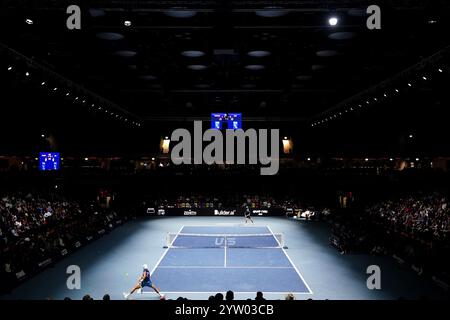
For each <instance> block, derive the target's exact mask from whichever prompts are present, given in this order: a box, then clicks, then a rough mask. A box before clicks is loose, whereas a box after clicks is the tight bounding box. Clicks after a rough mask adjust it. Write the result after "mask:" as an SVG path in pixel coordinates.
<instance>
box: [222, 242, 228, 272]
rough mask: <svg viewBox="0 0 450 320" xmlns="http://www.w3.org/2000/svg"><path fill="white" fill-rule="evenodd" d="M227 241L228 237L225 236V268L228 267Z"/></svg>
mask: <svg viewBox="0 0 450 320" xmlns="http://www.w3.org/2000/svg"><path fill="white" fill-rule="evenodd" d="M226 241H227V239H226V238H225V246H224V247H223V248H224V251H225V254H224V255H225V257H224V260H223V266H224V268H226V267H227V243H226Z"/></svg>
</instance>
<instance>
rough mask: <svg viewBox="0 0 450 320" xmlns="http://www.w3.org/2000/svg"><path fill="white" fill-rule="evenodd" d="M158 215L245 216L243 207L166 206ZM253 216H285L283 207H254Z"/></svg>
mask: <svg viewBox="0 0 450 320" xmlns="http://www.w3.org/2000/svg"><path fill="white" fill-rule="evenodd" d="M158 215H166V216H244V210H243V208H165V209H159V210H158ZM252 215H253V216H284V215H286V211H285V209H283V208H258V209H252Z"/></svg>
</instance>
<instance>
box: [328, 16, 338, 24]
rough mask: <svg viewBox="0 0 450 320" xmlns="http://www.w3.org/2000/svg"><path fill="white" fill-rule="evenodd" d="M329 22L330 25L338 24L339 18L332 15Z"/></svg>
mask: <svg viewBox="0 0 450 320" xmlns="http://www.w3.org/2000/svg"><path fill="white" fill-rule="evenodd" d="M328 24H329V25H330V26H335V25H337V24H338V18H336V17H331V18H330V19H328Z"/></svg>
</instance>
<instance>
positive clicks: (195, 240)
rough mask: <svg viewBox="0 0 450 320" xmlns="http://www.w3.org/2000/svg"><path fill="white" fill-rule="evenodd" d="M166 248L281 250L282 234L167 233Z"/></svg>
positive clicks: (283, 245) (282, 245) (282, 243)
mask: <svg viewBox="0 0 450 320" xmlns="http://www.w3.org/2000/svg"><path fill="white" fill-rule="evenodd" d="M165 247H166V248H283V247H285V243H284V235H283V234H282V233H273V234H272V233H263V234H193V233H170V232H169V233H168V234H167V238H166V246H165Z"/></svg>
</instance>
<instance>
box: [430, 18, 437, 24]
mask: <svg viewBox="0 0 450 320" xmlns="http://www.w3.org/2000/svg"><path fill="white" fill-rule="evenodd" d="M428 23H429V24H435V23H437V21H436V20H434V19H430V20H428Z"/></svg>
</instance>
